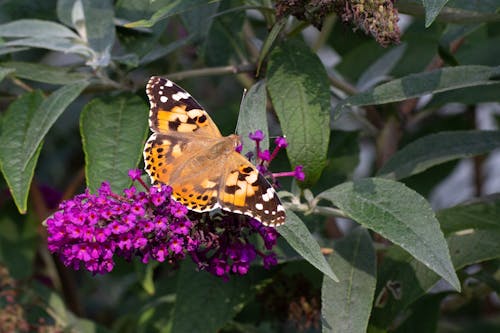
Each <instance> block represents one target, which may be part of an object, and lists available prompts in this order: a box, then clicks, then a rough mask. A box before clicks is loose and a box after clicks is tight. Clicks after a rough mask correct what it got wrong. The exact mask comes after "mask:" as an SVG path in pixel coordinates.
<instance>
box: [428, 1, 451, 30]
mask: <svg viewBox="0 0 500 333" xmlns="http://www.w3.org/2000/svg"><path fill="white" fill-rule="evenodd" d="M448 1H449V0H422V2H423V5H424V8H425V26H426V27H428V26H430V25H431V24H432V22H434V20H435V19H436V17H437V16H438V14H439V11H440V10H441V8H443V7H444V5H445V4H446V3H447V2H448Z"/></svg>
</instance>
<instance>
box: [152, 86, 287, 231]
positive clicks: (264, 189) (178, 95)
mask: <svg viewBox="0 0 500 333" xmlns="http://www.w3.org/2000/svg"><path fill="white" fill-rule="evenodd" d="M146 93H147V95H148V98H149V103H150V112H149V127H150V128H151V131H152V132H153V134H152V135H151V136H150V137H149V139H148V141H147V142H146V145H145V147H144V164H145V170H146V172H147V173H148V175H149V177H150V178H151V183H152V184H153V185H158V184H166V185H169V186H170V187H172V197H173V198H174V199H175V200H177V201H178V202H180V203H182V204H183V205H185V206H186V207H187V208H188V209H190V210H192V211H195V212H208V211H211V210H214V209H217V208H220V209H222V210H225V211H229V212H233V213H237V214H244V215H247V216H250V217H252V218H254V219H256V220H258V221H260V222H261V223H262V224H264V225H266V226H273V227H275V226H279V225H281V224H283V223H284V222H285V209H284V207H283V205H282V204H281V202H280V199H279V198H278V195H277V193H276V191H275V190H274V188H273V187H272V186H271V184H269V182H268V181H267V180H266V178H265V177H264V176H263V175H262V174H260V173H259V171H258V170H257V168H256V167H255V166H254V165H253V164H252V163H250V162H249V161H248V160H247V159H246V158H245V157H243V156H242V155H241V154H239V153H238V152H236V151H235V148H236V146H237V145H239V142H240V140H239V137H238V136H237V135H235V134H232V135H229V136H222V134H221V133H220V131H219V129H218V128H217V126H216V125H215V123H214V122H213V121H212V119H211V118H210V116H209V115H208V113H207V112H206V111H205V110H204V109H203V107H202V106H200V104H199V103H198V102H197V101H196V100H195V99H194V98H193V97H191V95H190V94H189V93H187V92H186V91H185V90H184V89H182V88H181V87H179V86H178V85H176V84H175V83H173V82H172V81H170V80H168V79H165V78H162V77H158V76H153V77H151V78H150V79H149V82H148V84H147V86H146Z"/></svg>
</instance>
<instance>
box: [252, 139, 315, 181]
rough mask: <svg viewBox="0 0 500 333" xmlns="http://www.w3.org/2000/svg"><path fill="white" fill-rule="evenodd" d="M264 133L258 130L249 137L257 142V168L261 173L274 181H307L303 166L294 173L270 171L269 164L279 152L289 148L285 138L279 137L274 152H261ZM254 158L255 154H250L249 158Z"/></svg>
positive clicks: (299, 166)
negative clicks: (285, 178)
mask: <svg viewBox="0 0 500 333" xmlns="http://www.w3.org/2000/svg"><path fill="white" fill-rule="evenodd" d="M264 136H265V135H264V132H262V131H261V130H257V131H255V132H254V133H250V134H249V135H248V137H249V138H250V140H252V141H254V142H255V151H256V154H255V156H256V164H257V168H258V169H259V171H260V173H262V174H264V175H266V176H271V178H272V179H273V180H274V179H276V178H278V177H294V178H295V179H297V180H298V181H304V179H305V174H304V171H303V167H302V165H297V166H296V167H295V169H294V170H293V171H286V172H278V173H271V172H270V171H269V169H268V166H269V164H270V163H271V161H272V160H273V159H274V158H275V157H276V155H278V152H279V151H280V150H281V149H284V148H286V147H287V146H288V142H287V141H286V139H285V138H284V137H281V136H279V137H277V138H276V139H275V140H274V143H275V144H276V147H275V148H274V150H273V152H272V153H271V152H270V151H269V150H268V149H265V150H261V148H260V142H261V141H262V140H264ZM253 156H254V154H253V153H249V154H248V156H247V157H248V158H249V159H251V158H252V157H253Z"/></svg>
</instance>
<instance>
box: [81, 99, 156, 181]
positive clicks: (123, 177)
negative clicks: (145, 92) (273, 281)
mask: <svg viewBox="0 0 500 333" xmlns="http://www.w3.org/2000/svg"><path fill="white" fill-rule="evenodd" d="M147 115H148V107H147V106H146V104H145V103H144V101H142V100H141V99H140V98H139V97H137V96H135V95H120V96H117V97H112V98H108V99H105V100H103V99H94V100H92V101H91V102H90V103H89V104H87V106H86V107H85V109H84V110H83V112H82V115H81V119H80V130H81V133H82V141H83V150H84V152H85V172H86V175H87V186H88V187H89V188H90V190H91V191H96V190H97V188H98V187H99V186H100V185H101V183H102V182H103V181H109V182H110V184H111V188H112V189H113V190H114V191H121V190H123V189H124V188H126V187H128V186H129V185H130V182H131V180H130V179H129V178H128V177H127V172H128V170H130V169H133V168H136V167H137V164H138V163H139V161H140V159H141V157H142V154H141V152H142V150H143V148H144V142H145V140H146V136H147V133H148V122H147V117H148V116H147Z"/></svg>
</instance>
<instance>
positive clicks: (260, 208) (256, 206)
mask: <svg viewBox="0 0 500 333" xmlns="http://www.w3.org/2000/svg"><path fill="white" fill-rule="evenodd" d="M255 208H257V209H258V210H262V209H264V205H263V204H261V203H256V204H255Z"/></svg>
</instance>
